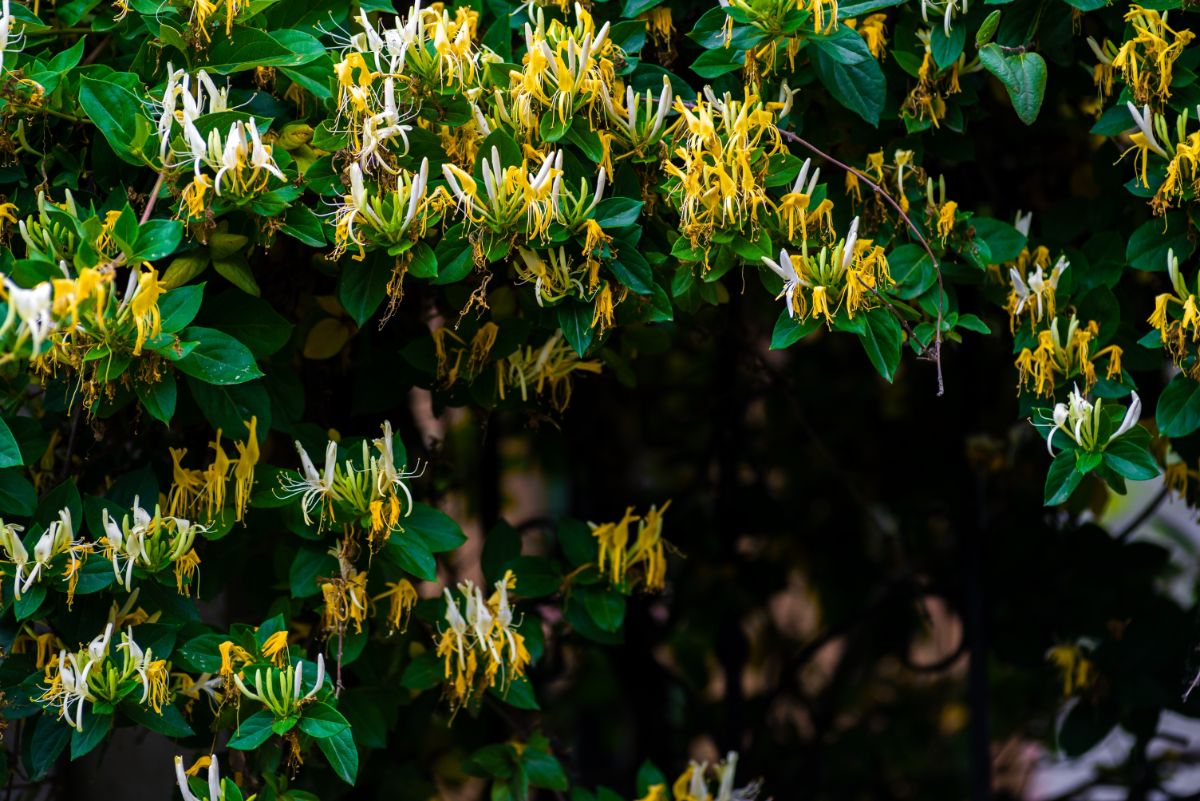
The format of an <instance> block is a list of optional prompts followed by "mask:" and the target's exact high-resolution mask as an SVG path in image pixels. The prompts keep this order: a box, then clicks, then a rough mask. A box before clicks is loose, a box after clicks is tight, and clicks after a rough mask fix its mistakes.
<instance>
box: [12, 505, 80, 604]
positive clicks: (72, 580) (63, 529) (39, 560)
mask: <svg viewBox="0 0 1200 801" xmlns="http://www.w3.org/2000/svg"><path fill="white" fill-rule="evenodd" d="M24 530H25V529H24V527H23V526H18V525H15V524H13V523H5V522H3V521H0V548H3V549H4V563H5V564H6V568H5V571H4V572H5V573H6V574H10V575H12V577H13V597H14V598H17V599H19V598H20V597H21V596H22V594H24V593H27V592H29V589H30V587H32V586H33V585H34V584H36V583H37V582H39V581H41V580H42V579H43V578H45V577H46V576H48V575H50V574H51V570H52V565H53V563H54V562H55V560H59V566H61V567H62V568H63V572H62V577H63V578H64V579H65V580H66V582H67V604H68V606H70V604H71V603H72V601H73V600H74V597H75V587H76V585H77V584H78V582H79V570H80V568H82V567H83V563H84V562H85V561H87V557H88V554H90V553H91V552H92V550H93V546H92V544H91V543H89V542H86V541H84V540H83V539H81V538H80V539H77V538H76V537H75V524H74V522H73V521H72V519H71V510H70V509H68V508H63V509H61V510H59V513H58V517H57V519H55V520H53V521H51V522H50V525H48V526H46V529H45V531H42V532H41V533H40V534H39V533H37V530H36V529H34V530H31V531H30V532H29V534H28V535H27V536H26V541H24V542H22V540H21V537H20V536H19V535H20V533H21V532H22V531H24ZM35 537H36V538H35ZM31 550H32V552H33V553H32V555H31V554H30V551H31ZM60 557H61V559H60ZM8 566H11V569H10V568H9V567H8Z"/></svg>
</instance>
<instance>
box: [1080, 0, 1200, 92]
mask: <svg viewBox="0 0 1200 801" xmlns="http://www.w3.org/2000/svg"><path fill="white" fill-rule="evenodd" d="M1125 21H1126V22H1127V23H1129V25H1130V27H1131V28H1132V30H1133V38H1131V39H1127V40H1125V42H1123V43H1122V44H1121V47H1120V49H1119V50H1118V51H1117V53H1116V55H1115V56H1113V57H1112V60H1111V61H1112V68H1113V69H1114V70H1116V71H1117V72H1120V73H1121V77H1122V78H1123V79H1124V80H1125V84H1126V85H1127V86H1128V87H1129V90H1130V92H1132V93H1133V98H1134V100H1135V101H1137V102H1138V103H1150V102H1151V101H1165V100H1167V99H1168V98H1170V97H1171V81H1172V79H1173V68H1174V65H1175V61H1176V60H1177V59H1178V58H1179V56H1180V55H1182V53H1183V48H1184V47H1186V46H1187V45H1188V44H1189V43H1190V42H1191V41H1192V39H1194V38H1195V37H1196V35H1195V34H1194V33H1192V32H1191V31H1189V30H1186V29H1181V30H1175V29H1173V28H1171V27H1170V26H1169V25H1167V12H1165V11H1156V10H1155V9H1152V8H1145V7H1143V6H1140V5H1137V4H1136V3H1132V4H1130V6H1129V10H1128V11H1126V12H1125ZM1097 55H1103V54H1102V53H1098V54H1097ZM1101 60H1102V62H1103V59H1101Z"/></svg>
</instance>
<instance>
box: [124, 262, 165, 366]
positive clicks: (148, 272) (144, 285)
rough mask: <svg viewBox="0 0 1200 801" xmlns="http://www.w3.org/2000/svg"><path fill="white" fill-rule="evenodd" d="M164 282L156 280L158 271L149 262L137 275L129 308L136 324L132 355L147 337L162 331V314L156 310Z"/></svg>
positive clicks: (139, 350)
mask: <svg viewBox="0 0 1200 801" xmlns="http://www.w3.org/2000/svg"><path fill="white" fill-rule="evenodd" d="M166 288H167V287H166V284H164V283H163V282H162V281H159V280H158V271H157V270H155V269H154V268H153V267H151V266H150V265H149V264H146V265H145V269H144V271H143V272H141V273H140V274H139V276H138V282H137V290H136V291H135V292H134V295H133V300H132V301H131V302H130V304H129V305H130V308H131V309H132V311H133V322H134V325H136V326H137V342H136V344H134V346H133V355H134V356H138V355H140V354H141V352H142V345H143V344H144V343H145V342H146V339H147V337H156V336H158V335H159V334H161V333H162V316H161V314H160V313H159V311H158V299H159V298H160V297H162V294H163V292H165V291H166Z"/></svg>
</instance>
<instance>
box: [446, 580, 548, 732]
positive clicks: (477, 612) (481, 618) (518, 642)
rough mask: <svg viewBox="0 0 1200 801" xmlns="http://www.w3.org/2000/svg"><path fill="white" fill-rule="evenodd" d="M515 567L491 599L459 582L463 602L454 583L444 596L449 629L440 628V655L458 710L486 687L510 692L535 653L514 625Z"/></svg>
mask: <svg viewBox="0 0 1200 801" xmlns="http://www.w3.org/2000/svg"><path fill="white" fill-rule="evenodd" d="M516 586H517V579H516V576H514V575H513V573H512V571H511V570H510V571H507V572H506V573H505V574H504V578H502V579H500V580H499V581H497V582H496V590H495V592H493V593H492V595H491V596H490V597H488V598H486V599H485V598H484V595H483V591H482V590H480V589H479V587H477V586H476V585H475V584H474V583H473V582H471V581H464V582H462V583H460V584H459V585H458V591H459V593H460V594H461V595H462V602H461V603H462V607H461V608H460V607H459V602H458V601H456V600H455V598H454V595H453V594H452V593H451V592H450V588H449V587H446V588H444V591H443V592H444V595H445V598H446V626H447V627H446V628H445V629H444V630H442V631H441V633H440V635H439V639H438V645H437V655H438V657H439V658H441V659H442V660H443V665H444V675H445V679H446V696H447V697H448V698H449V700H450V706H451V708H452V709H454V710H458V709H460V708H462V707H463V706H469V705H471V704H474V703H477V702H478V700H479V699H480V698H481V697H482V696H483V693H484V692H486V691H487V690H488V689H491V688H496V689H497V690H499V691H500V693H501V694H504V693H507V692H508V688H509V685H510V684H511V683H512V682H513V681H514V680H516V679H519V678H521V677H522V676H524V675H525V669H526V668H527V667H528V666H529V662H530V660H531V657H530V655H529V649H528V648H526V646H525V638H524V636H522V635H521V633H520V632H518V631H517V629H516V627H515V626H514V625H513V609H512V606H511V605H510V604H509V601H508V592H509V590H513V589H516Z"/></svg>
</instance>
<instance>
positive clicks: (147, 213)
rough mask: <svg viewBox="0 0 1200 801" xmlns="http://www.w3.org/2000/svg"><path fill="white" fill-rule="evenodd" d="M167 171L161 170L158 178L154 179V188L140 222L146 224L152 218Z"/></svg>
mask: <svg viewBox="0 0 1200 801" xmlns="http://www.w3.org/2000/svg"><path fill="white" fill-rule="evenodd" d="M165 175H166V173H162V172H160V173H159V174H158V178H157V179H156V180H155V181H154V188H153V189H151V190H150V198H149V199H148V200H147V201H146V208H144V209H142V218H141V219H140V220H139V221H138V222H139V223H142V224H145V222H146V221H147V220H149V219H150V215H151V214H152V213H153V212H154V204H155V202H157V200H158V192H159V190H160V189H162V185H163V177H164V176H165Z"/></svg>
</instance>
